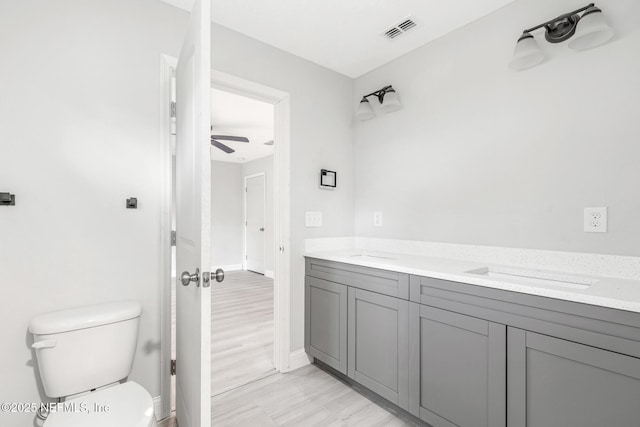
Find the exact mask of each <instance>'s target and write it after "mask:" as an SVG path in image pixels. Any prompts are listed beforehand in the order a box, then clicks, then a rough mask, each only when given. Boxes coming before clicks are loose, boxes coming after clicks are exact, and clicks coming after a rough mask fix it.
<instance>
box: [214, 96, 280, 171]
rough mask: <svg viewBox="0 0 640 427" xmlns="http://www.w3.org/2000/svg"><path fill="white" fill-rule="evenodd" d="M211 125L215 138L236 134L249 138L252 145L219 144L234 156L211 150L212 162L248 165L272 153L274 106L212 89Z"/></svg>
mask: <svg viewBox="0 0 640 427" xmlns="http://www.w3.org/2000/svg"><path fill="white" fill-rule="evenodd" d="M211 125H212V126H213V131H212V132H211V133H212V134H214V135H234V136H245V137H247V138H249V143H246V142H234V141H220V142H222V143H223V144H225V145H227V146H229V147H231V148H233V149H234V150H236V151H235V153H231V154H227V153H225V152H224V151H222V150H220V149H218V148H216V147H213V146H212V147H211V159H212V160H218V161H222V162H233V163H246V162H250V161H251V160H255V159H259V158H261V157H266V156H269V155H271V154H273V145H264V143H265V142H267V141H273V128H274V111H273V105H272V104H269V103H266V102H262V101H257V100H255V99H252V98H247V97H245V96H241V95H236V94H233V93H230V92H224V91H222V90H219V89H211Z"/></svg>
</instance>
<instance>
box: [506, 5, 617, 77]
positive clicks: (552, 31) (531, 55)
mask: <svg viewBox="0 0 640 427" xmlns="http://www.w3.org/2000/svg"><path fill="white" fill-rule="evenodd" d="M582 12H584V13H582ZM580 13H582V15H580ZM543 27H544V28H545V35H544V36H545V39H546V40H547V41H548V42H549V43H561V42H564V41H566V40H569V39H570V38H572V37H574V38H573V40H571V41H570V42H569V47H570V48H571V49H575V50H586V49H591V48H593V47H596V46H600V45H601V44H604V43H606V42H607V41H609V39H611V37H613V30H612V29H611V27H609V25H607V23H606V21H605V19H604V16H603V15H602V11H601V10H600V9H599V8H597V7H596V6H595V4H593V3H590V4H588V5H586V6H585V7H582V8H580V9H577V10H574V11H573V12H569V13H565V14H564V15H560V16H558V17H557V18H554V19H552V20H550V21H547V22H544V23H542V24H539V25H536V26H535V27H531V28H529V29H528V30H524V31H523V33H522V36H520V38H519V39H518V42H517V43H516V47H515V49H514V51H513V58H512V59H511V62H510V63H509V66H510V67H511V68H512V69H514V70H517V71H520V70H524V69H526V68H529V67H533V66H534V65H538V64H539V63H540V62H542V60H543V59H544V54H543V53H542V51H541V50H540V48H539V47H538V44H537V43H536V40H535V39H534V38H533V36H532V35H531V32H532V31H535V30H538V29H540V28H543Z"/></svg>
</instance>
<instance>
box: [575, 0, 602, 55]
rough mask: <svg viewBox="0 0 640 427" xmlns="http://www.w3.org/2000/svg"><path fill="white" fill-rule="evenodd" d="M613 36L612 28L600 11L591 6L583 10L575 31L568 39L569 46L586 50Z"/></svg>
mask: <svg viewBox="0 0 640 427" xmlns="http://www.w3.org/2000/svg"><path fill="white" fill-rule="evenodd" d="M611 37H613V29H611V27H610V26H609V25H608V24H607V21H606V20H605V19H604V15H603V14H602V11H600V9H598V8H596V7H592V8H590V9H587V10H586V11H585V14H584V15H583V16H582V18H581V19H580V21H578V27H577V28H576V33H575V34H574V35H573V37H572V38H571V40H569V47H570V48H571V49H575V50H586V49H591V48H593V47H597V46H600V45H602V44H605V43H606V42H608V41H609V40H610V39H611Z"/></svg>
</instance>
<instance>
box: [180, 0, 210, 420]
mask: <svg viewBox="0 0 640 427" xmlns="http://www.w3.org/2000/svg"><path fill="white" fill-rule="evenodd" d="M210 9H211V4H210V0H196V1H195V3H194V6H193V10H192V12H191V18H190V20H189V24H188V27H187V34H186V36H185V40H184V44H183V46H182V50H181V52H180V58H179V60H178V66H177V68H176V269H177V273H178V283H177V284H176V415H177V417H178V424H179V425H180V427H206V426H210V425H211V401H210V399H211V288H210V287H209V280H208V278H209V276H208V273H206V274H204V273H203V271H207V272H208V271H209V267H208V266H209V265H210V264H211V263H210V245H211V238H210V228H211V224H210V222H211V216H210V211H211V206H210V198H211V197H210V194H211V191H210V188H211V181H210V176H211V165H210V163H211V161H210V148H209V147H210V135H209V126H210V121H211V114H210V111H209V110H210V95H209V93H210V90H211V83H210V70H211V64H210V63H211V58H210V55H211V53H210V44H211V42H210V32H211V29H210V22H209V21H210V16H211V15H210V13H211V11H210ZM181 273H182V274H181ZM183 279H186V280H183Z"/></svg>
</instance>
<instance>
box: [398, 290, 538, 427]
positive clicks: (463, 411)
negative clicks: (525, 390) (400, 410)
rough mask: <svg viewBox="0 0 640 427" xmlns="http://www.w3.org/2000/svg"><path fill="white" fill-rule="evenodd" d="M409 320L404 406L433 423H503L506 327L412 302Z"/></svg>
mask: <svg viewBox="0 0 640 427" xmlns="http://www.w3.org/2000/svg"><path fill="white" fill-rule="evenodd" d="M409 319H410V320H409V322H410V326H409V328H410V329H409V333H410V335H409V342H410V344H409V352H410V354H409V358H410V368H409V387H410V388H409V411H410V412H411V413H413V414H414V415H416V416H418V417H420V418H421V419H422V420H423V421H426V422H427V423H429V424H431V425H432V426H433V427H504V426H505V425H506V327H505V326H504V325H500V324H497V323H492V322H488V321H486V320H482V319H478V318H475V317H470V316H465V315H461V314H458V313H453V312H451V311H446V310H441V309H438V308H434V307H429V306H425V305H419V304H416V303H410V306H409ZM547 427H549V426H547Z"/></svg>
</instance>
